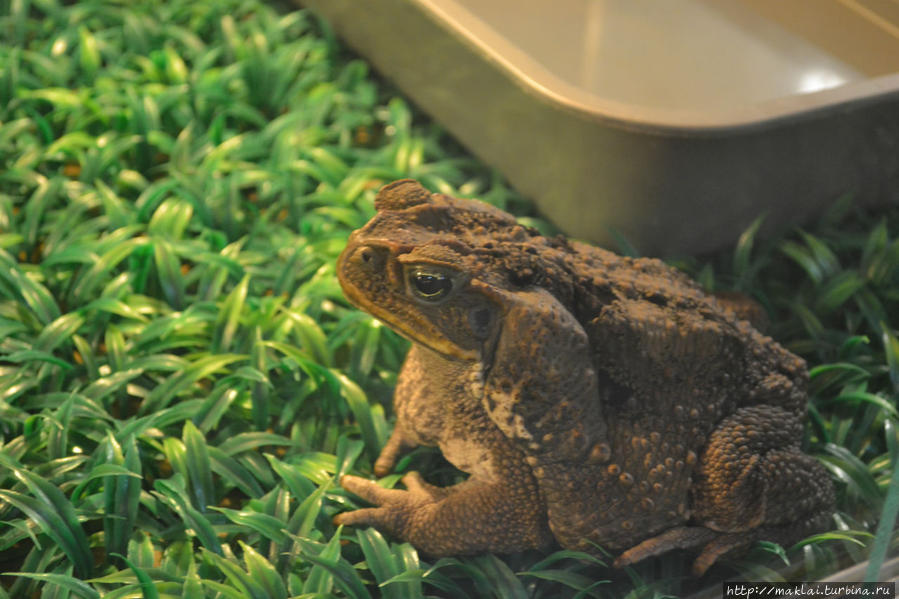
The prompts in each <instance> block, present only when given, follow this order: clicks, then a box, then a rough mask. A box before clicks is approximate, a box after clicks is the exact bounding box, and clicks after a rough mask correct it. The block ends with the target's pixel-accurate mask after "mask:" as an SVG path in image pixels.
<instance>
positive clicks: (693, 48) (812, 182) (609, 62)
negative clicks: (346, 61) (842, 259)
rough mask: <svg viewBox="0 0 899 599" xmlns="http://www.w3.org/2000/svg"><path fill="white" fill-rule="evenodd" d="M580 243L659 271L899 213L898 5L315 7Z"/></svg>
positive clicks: (629, 1)
mask: <svg viewBox="0 0 899 599" xmlns="http://www.w3.org/2000/svg"><path fill="white" fill-rule="evenodd" d="M300 4H304V5H307V6H309V7H311V8H313V9H314V10H316V11H318V12H319V13H320V14H322V15H323V16H324V17H325V18H326V19H327V20H328V21H329V22H330V23H331V24H332V25H333V26H334V28H335V29H336V31H337V32H338V34H339V35H341V36H342V37H344V39H345V40H346V41H347V42H348V43H349V44H350V45H351V46H352V47H354V48H355V49H356V50H358V51H359V52H360V53H361V54H363V55H364V56H365V57H366V58H367V59H369V60H370V61H371V62H372V63H373V64H374V65H375V67H376V68H377V69H379V70H380V71H381V72H382V73H383V74H385V75H386V76H388V77H389V78H391V79H393V80H394V81H395V82H396V83H397V84H398V86H399V87H400V88H401V89H402V90H403V91H404V93H405V94H407V95H408V96H409V97H410V98H411V99H412V100H413V101H414V102H416V103H417V104H418V105H419V106H420V107H421V108H423V109H424V110H426V111H427V112H429V113H430V114H432V115H433V116H434V117H435V118H436V119H437V120H438V121H439V122H441V123H442V124H443V125H444V126H445V127H446V128H447V129H448V130H449V131H450V132H451V133H452V134H453V135H454V136H456V137H457V138H458V139H459V140H460V141H461V142H462V143H463V144H464V145H466V146H467V147H468V148H469V149H470V150H471V151H472V152H474V153H475V154H476V155H478V156H479V157H480V158H481V159H483V160H484V161H486V162H488V163H490V164H492V165H495V166H496V167H497V168H499V169H500V170H501V171H502V172H503V173H504V174H505V175H506V176H507V177H508V179H509V181H510V182H511V183H512V185H513V186H515V187H516V188H517V189H518V190H519V191H521V192H522V193H523V194H525V195H526V196H529V197H531V198H533V199H534V200H535V201H536V203H537V205H538V207H539V208H540V209H541V211H542V212H543V213H544V214H545V215H546V216H547V217H548V218H550V220H552V221H554V222H555V223H556V224H557V225H558V226H559V227H560V228H561V229H563V230H564V231H566V232H567V233H568V234H570V235H573V236H576V237H580V238H583V239H588V240H592V241H594V242H598V243H601V244H607V243H608V242H609V241H610V239H611V232H612V231H617V232H618V233H620V234H622V235H624V236H625V237H626V238H627V239H629V240H630V241H631V242H632V243H633V244H634V245H635V246H636V247H637V248H638V249H639V250H640V251H641V252H643V253H646V254H671V253H681V252H690V253H695V252H701V251H705V250H710V249H714V248H716V247H720V246H722V245H724V244H728V243H733V241H734V240H735V239H736V237H737V236H738V235H739V234H740V232H741V231H742V230H743V229H744V228H745V227H746V226H748V225H749V224H750V223H751V222H752V221H753V220H754V219H755V218H756V217H758V216H759V215H760V214H763V213H766V214H767V218H766V226H768V227H770V226H772V225H776V224H784V223H792V222H800V221H802V220H807V219H808V218H809V217H811V216H812V215H814V214H816V213H819V212H820V211H821V210H823V208H824V207H826V206H827V205H829V204H830V203H831V202H832V201H834V200H836V199H837V198H838V197H840V196H842V195H844V194H847V193H852V194H855V196H856V197H857V199H858V200H859V201H862V202H884V201H889V200H895V199H896V198H897V196H899V74H897V73H899V2H897V1H896V0H790V1H789V2H783V1H782V0H677V1H673V0H554V1H552V2H550V1H530V2H528V1H522V0H365V1H364V2H360V1H353V0H300Z"/></svg>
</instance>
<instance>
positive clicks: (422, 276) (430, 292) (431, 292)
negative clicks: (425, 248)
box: [414, 272, 453, 298]
mask: <svg viewBox="0 0 899 599" xmlns="http://www.w3.org/2000/svg"><path fill="white" fill-rule="evenodd" d="M414 283H415V289H416V290H417V291H418V292H419V293H420V294H421V295H422V296H424V297H427V298H437V297H441V296H443V295H445V294H446V293H449V290H450V289H451V288H452V286H453V284H452V281H450V279H449V278H448V277H447V276H446V275H442V274H439V273H426V272H417V273H415V276H414Z"/></svg>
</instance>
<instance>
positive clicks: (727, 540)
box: [614, 526, 762, 577]
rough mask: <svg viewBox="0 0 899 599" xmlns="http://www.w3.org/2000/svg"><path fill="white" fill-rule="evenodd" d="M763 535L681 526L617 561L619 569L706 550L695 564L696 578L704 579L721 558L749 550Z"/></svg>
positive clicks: (640, 546)
mask: <svg viewBox="0 0 899 599" xmlns="http://www.w3.org/2000/svg"><path fill="white" fill-rule="evenodd" d="M761 538H762V535H760V534H755V533H753V532H751V533H721V532H718V531H714V530H712V529H710V528H705V527H704V526H678V527H676V528H672V529H670V530H666V531H665V532H663V533H662V534H660V535H658V536H655V537H652V538H650V539H646V540H645V541H643V542H642V543H640V544H638V545H636V546H634V547H631V548H630V549H628V550H627V551H625V552H624V553H622V554H621V555H620V556H618V559H616V560H615V563H614V566H615V567H616V568H623V567H625V566H629V565H631V564H635V563H637V562H639V561H641V560H644V559H646V558H648V557H652V556H656V555H661V554H663V553H666V552H668V551H671V550H673V549H693V548H695V547H699V546H702V550H701V551H700V553H699V556H698V557H697V558H696V559H695V560H694V561H693V568H692V572H693V575H694V576H697V577H698V576H702V575H703V574H705V573H706V570H708V569H709V568H710V567H711V566H712V564H714V563H715V562H716V561H718V558H720V557H721V556H723V555H725V554H728V553H731V552H737V551H740V550H743V549H746V548H748V547H749V546H750V545H751V544H752V543H753V542H755V541H756V540H759V539H761Z"/></svg>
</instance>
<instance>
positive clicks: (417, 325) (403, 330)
mask: <svg viewBox="0 0 899 599" xmlns="http://www.w3.org/2000/svg"><path fill="white" fill-rule="evenodd" d="M340 286H341V288H342V289H343V294H344V296H345V297H346V298H347V299H348V300H349V301H350V303H351V304H353V305H354V306H356V307H357V308H359V309H360V310H363V311H365V312H368V313H369V314H371V315H372V316H374V317H375V318H377V319H378V320H379V321H381V322H382V323H384V324H385V325H387V326H388V327H389V328H390V329H392V330H394V331H396V332H397V333H399V334H400V335H402V336H403V337H405V338H406V339H408V340H409V341H411V342H412V343H416V344H418V345H422V346H424V347H426V348H428V349H430V350H431V351H434V352H436V353H438V354H441V355H442V356H444V357H446V358H449V359H451V360H460V361H464V362H474V361H480V360H481V359H482V355H481V354H482V352H481V351H479V350H478V349H469V348H464V347H460V346H459V345H457V344H456V343H453V342H452V341H451V340H450V339H449V338H448V337H446V335H444V334H443V333H442V332H441V331H440V329H438V328H437V327H435V326H434V325H433V324H431V323H430V322H428V321H427V320H422V319H416V318H413V317H412V314H411V311H410V313H407V314H404V313H403V311H401V310H390V309H387V308H384V307H383V306H380V305H378V304H377V303H374V302H372V301H371V300H370V299H369V298H368V296H367V295H366V294H365V293H363V292H362V291H361V290H360V289H358V288H357V287H356V286H355V285H353V284H352V283H351V282H349V281H346V280H341V281H340ZM404 316H405V318H404Z"/></svg>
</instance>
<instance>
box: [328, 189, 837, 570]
mask: <svg viewBox="0 0 899 599" xmlns="http://www.w3.org/2000/svg"><path fill="white" fill-rule="evenodd" d="M375 207H376V209H377V211H378V213H377V215H376V216H375V217H374V218H373V219H372V220H371V221H370V222H369V223H368V224H366V225H365V226H364V227H363V228H361V229H359V230H358V231H355V232H354V233H353V235H352V236H351V237H350V240H349V243H348V244H347V247H346V250H345V251H344V252H343V254H342V255H341V257H340V259H339V262H338V276H339V278H340V282H341V285H342V287H343V289H344V293H345V295H346V296H347V298H348V299H349V300H350V301H351V302H353V303H354V304H356V305H357V306H359V307H360V308H362V309H364V310H366V311H368V312H370V313H371V314H372V315H374V316H375V317H377V318H379V319H380V320H382V321H384V322H385V323H386V324H388V325H389V326H391V327H392V328H393V329H395V330H396V331H398V332H399V333H400V334H402V335H404V336H406V337H407V338H409V339H410V340H411V341H412V342H413V347H412V349H411V350H410V352H409V355H408V357H407V359H406V362H405V364H404V366H403V369H402V371H401V373H400V377H399V382H398V385H397V389H396V394H395V397H394V403H395V408H396V413H397V423H396V427H395V429H394V432H393V435H392V436H391V438H390V440H389V442H388V444H387V446H386V447H385V448H384V450H383V451H382V453H381V456H380V457H379V459H378V461H377V462H376V464H375V473H376V474H377V475H379V476H383V475H385V474H387V473H389V472H390V471H391V469H392V468H393V466H394V464H395V463H396V461H397V459H398V458H399V457H400V456H401V455H402V454H403V453H404V452H406V451H408V450H409V449H411V448H413V447H415V446H418V445H429V446H438V447H439V448H440V449H441V451H442V452H443V454H444V456H445V457H446V458H447V459H448V460H449V461H450V462H451V463H453V464H454V465H455V466H457V467H458V468H459V469H461V470H462V471H464V472H467V473H469V474H470V477H469V479H468V480H466V481H465V482H464V483H461V484H459V485H456V486H454V487H451V488H446V489H443V488H437V487H434V486H431V485H428V484H427V483H425V482H424V481H422V479H421V478H420V477H419V476H418V475H417V474H416V473H411V474H409V475H407V476H406V477H405V478H404V479H403V482H404V483H405V485H406V489H407V490H396V489H383V488H381V487H379V486H378V485H376V484H375V483H374V482H372V481H368V480H365V479H362V478H359V477H354V476H347V477H345V478H344V479H343V481H342V484H343V486H344V487H345V488H346V489H348V490H350V491H352V492H354V493H356V494H358V495H359V496H361V497H363V498H364V499H366V500H368V501H370V502H371V503H373V504H375V507H371V508H365V509H361V510H356V511H353V512H348V513H344V514H340V515H339V516H338V517H337V521H338V522H340V523H344V524H355V525H371V526H375V527H377V528H380V529H381V530H384V531H385V532H387V533H389V534H392V535H395V536H396V537H398V538H401V539H405V540H409V541H410V542H411V543H412V544H413V545H415V546H416V547H417V548H418V549H419V550H421V551H423V552H425V553H427V554H429V555H433V556H442V555H459V554H468V553H478V552H484V551H497V552H507V551H518V550H523V549H527V548H532V547H540V546H544V545H547V544H548V543H550V542H551V541H552V540H553V539H555V540H556V541H557V542H558V543H560V544H561V545H563V546H564V547H567V548H571V549H580V550H585V551H595V547H594V544H598V545H600V546H602V547H604V548H605V549H607V550H611V551H618V552H620V556H619V557H618V559H617V560H616V562H615V565H617V566H624V565H627V564H630V563H634V562H636V561H639V560H641V559H644V558H646V557H648V556H650V555H656V554H659V553H663V552H665V551H668V550H670V549H674V548H697V549H699V556H698V558H697V560H696V562H695V563H694V572H695V573H697V574H701V573H702V572H704V571H705V570H706V569H707V568H708V567H709V566H710V565H711V564H712V563H713V562H714V561H715V560H716V559H717V558H718V557H720V556H721V555H723V554H725V553H728V552H730V551H733V550H737V549H740V548H743V547H745V546H747V545H748V544H750V543H752V542H753V541H755V540H759V539H767V540H773V541H777V542H780V543H790V542H793V541H795V540H797V539H799V538H801V537H803V536H805V535H807V534H809V533H811V532H814V531H815V530H817V529H820V528H822V527H824V526H825V525H826V523H827V521H828V519H829V514H830V512H831V510H832V503H833V491H832V488H831V484H830V481H829V478H828V476H827V474H826V472H825V471H824V469H823V468H822V467H821V466H820V465H819V464H818V463H817V462H816V461H815V460H814V459H812V458H810V457H809V456H806V455H804V454H803V453H802V452H801V451H800V449H799V441H800V439H801V422H802V418H803V415H804V412H805V405H806V391H805V389H806V383H807V378H808V376H807V372H806V368H805V364H804V363H803V361H802V360H801V359H799V358H798V357H796V356H794V355H793V354H791V353H789V352H787V351H786V350H784V349H783V348H782V347H781V346H779V345H778V344H777V343H775V342H774V341H772V340H771V339H770V338H768V337H765V336H763V335H762V334H761V333H759V332H758V331H757V330H756V329H754V328H753V327H752V326H751V325H750V324H749V323H748V322H747V321H745V320H740V319H739V318H738V317H737V314H743V313H744V312H743V310H742V309H741V307H740V306H734V308H733V309H731V308H730V307H729V306H728V303H727V298H722V299H720V300H716V299H714V298H711V297H709V296H707V295H706V294H704V293H703V292H702V291H701V290H700V289H699V287H698V286H697V285H696V284H695V283H693V282H692V281H691V280H690V279H688V278H687V277H686V276H684V275H683V274H681V273H679V272H678V271H676V270H674V269H672V268H670V267H668V266H666V265H664V264H663V263H661V262H659V261H657V260H651V259H630V258H624V257H620V256H617V255H615V254H612V253H610V252H607V251H604V250H601V249H598V248H595V247H592V246H588V245H585V244H581V243H576V242H572V241H567V240H565V239H563V238H546V237H542V236H540V235H539V234H538V233H537V232H536V231H534V230H532V229H528V228H525V227H522V226H520V225H518V224H517V223H516V221H515V219H514V218H513V217H512V216H511V215H509V214H507V213H505V212H502V211H501V210H498V209H496V208H493V207H491V206H489V205H487V204H484V203H481V202H478V201H475V200H462V199H455V198H450V197H448V196H444V195H440V194H431V193H429V192H428V191H427V190H425V189H424V188H423V187H421V186H420V185H419V184H418V183H416V182H415V181H411V180H403V181H397V182H394V183H392V184H390V185H387V186H385V187H384V188H382V189H381V191H380V192H379V194H378V197H377V199H376V203H375Z"/></svg>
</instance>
